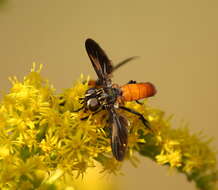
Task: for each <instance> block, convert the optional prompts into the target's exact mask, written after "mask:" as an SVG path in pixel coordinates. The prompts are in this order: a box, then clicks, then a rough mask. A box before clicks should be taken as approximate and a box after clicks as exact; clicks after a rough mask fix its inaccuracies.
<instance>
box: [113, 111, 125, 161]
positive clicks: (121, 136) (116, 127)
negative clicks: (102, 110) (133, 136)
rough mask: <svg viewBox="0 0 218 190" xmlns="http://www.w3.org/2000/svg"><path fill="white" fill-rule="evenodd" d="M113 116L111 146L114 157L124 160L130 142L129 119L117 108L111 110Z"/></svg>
mask: <svg viewBox="0 0 218 190" xmlns="http://www.w3.org/2000/svg"><path fill="white" fill-rule="evenodd" d="M109 112H110V118H111V127H112V136H111V148H112V153H113V155H114V157H115V158H116V159H117V160H118V161H122V160H123V159H124V156H125V152H126V148H127V144H128V131H127V125H128V121H127V120H126V119H125V118H124V117H123V116H121V115H119V114H118V113H116V111H115V109H114V108H113V109H111V110H109Z"/></svg>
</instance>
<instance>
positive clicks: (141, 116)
mask: <svg viewBox="0 0 218 190" xmlns="http://www.w3.org/2000/svg"><path fill="white" fill-rule="evenodd" d="M119 108H120V109H123V110H125V111H128V112H130V113H132V114H135V115H137V116H139V119H140V120H141V121H142V123H143V124H144V126H145V127H146V128H147V129H148V130H150V131H152V132H153V129H152V128H151V126H150V123H149V122H148V121H147V120H146V119H145V118H144V116H143V115H142V114H141V113H139V112H137V111H135V110H132V109H130V108H127V107H124V106H120V107H119Z"/></svg>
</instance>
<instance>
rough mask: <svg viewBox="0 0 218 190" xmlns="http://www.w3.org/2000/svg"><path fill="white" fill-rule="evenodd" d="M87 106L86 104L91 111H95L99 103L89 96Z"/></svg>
mask: <svg viewBox="0 0 218 190" xmlns="http://www.w3.org/2000/svg"><path fill="white" fill-rule="evenodd" d="M87 106H88V109H90V110H91V111H96V110H97V109H98V108H99V107H100V104H99V102H98V100H97V98H90V99H89V100H88V101H87Z"/></svg>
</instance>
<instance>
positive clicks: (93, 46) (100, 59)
mask: <svg viewBox="0 0 218 190" xmlns="http://www.w3.org/2000/svg"><path fill="white" fill-rule="evenodd" d="M85 46H86V51H87V53H88V56H89V58H90V60H91V62H92V65H93V67H94V69H95V72H96V73H97V75H98V78H99V82H100V84H104V83H106V81H107V78H108V77H109V76H108V75H109V74H110V73H111V72H112V70H113V67H112V64H111V61H110V60H109V59H108V57H107V55H106V53H105V52H104V50H103V49H102V48H101V47H100V46H99V45H98V44H97V43H96V42H95V41H94V40H92V39H87V40H86V42H85Z"/></svg>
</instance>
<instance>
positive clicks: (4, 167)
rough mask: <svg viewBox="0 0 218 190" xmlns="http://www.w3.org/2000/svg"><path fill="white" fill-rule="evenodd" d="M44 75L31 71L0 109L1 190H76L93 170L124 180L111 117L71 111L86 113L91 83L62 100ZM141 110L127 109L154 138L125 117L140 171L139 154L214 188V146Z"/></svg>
mask: <svg viewBox="0 0 218 190" xmlns="http://www.w3.org/2000/svg"><path fill="white" fill-rule="evenodd" d="M40 70H41V66H40V68H39V69H38V70H36V68H35V65H34V67H33V69H32V70H31V72H30V74H29V75H28V76H26V77H25V78H24V80H23V81H22V82H20V81H18V80H17V78H16V77H14V78H11V79H10V80H11V83H12V88H11V90H10V92H9V93H8V94H5V95H4V97H3V99H2V101H1V102H0V189H3V190H7V189H21V190H22V189H23V190H26V189H38V190H48V189H65V190H71V189H74V181H75V178H77V177H78V176H83V177H85V174H86V171H87V169H88V168H93V167H95V166H96V163H98V164H100V165H101V166H102V170H101V172H106V173H115V174H116V173H119V170H120V167H121V165H122V162H118V161H116V160H115V159H114V158H113V156H112V153H111V146H110V129H109V128H108V127H107V117H106V116H107V113H106V112H105V111H102V112H99V113H98V114H95V115H92V113H91V112H89V111H88V112H84V111H82V110H81V111H79V112H74V110H77V109H79V108H80V107H81V104H80V101H79V99H80V98H81V97H83V96H84V93H85V91H86V90H87V88H88V84H87V82H84V81H87V80H88V79H86V78H84V76H81V78H80V79H79V80H78V81H77V82H76V83H75V84H74V85H73V86H72V87H71V88H69V89H66V90H65V91H64V92H63V93H61V94H58V95H57V94H55V90H54V88H53V87H52V85H51V84H50V83H49V82H48V81H47V80H45V79H43V78H42V77H41V75H40ZM143 103H144V104H143V105H139V104H136V103H134V102H129V103H126V106H127V107H130V108H133V109H135V110H137V111H138V112H140V113H142V114H143V115H144V117H145V118H147V119H148V120H149V122H150V123H151V126H152V128H153V131H154V133H150V132H149V131H148V130H147V129H146V128H145V127H144V125H143V124H142V123H141V121H140V120H139V119H138V118H137V116H135V115H133V114H130V113H125V112H123V111H120V112H122V114H123V115H125V116H126V117H127V118H129V121H130V125H129V128H128V129H129V138H128V139H129V144H128V151H127V153H126V159H127V160H130V161H131V162H132V163H133V164H136V162H137V158H136V156H135V152H139V153H140V154H141V155H143V156H145V157H149V158H150V159H152V160H154V161H155V162H157V163H158V164H161V165H169V166H170V167H171V168H175V169H177V170H178V171H179V172H182V173H184V174H185V175H186V176H187V177H188V180H194V181H195V182H196V185H197V187H198V188H199V189H202V190H214V189H216V188H217V176H218V172H217V169H216V154H215V152H214V151H213V150H212V149H211V148H210V146H209V140H208V139H205V138H204V137H203V136H202V135H201V134H197V135H195V134H190V132H189V130H188V128H185V127H184V128H177V129H173V128H171V124H170V119H169V118H167V117H166V116H165V113H164V112H163V111H161V110H158V109H154V108H151V107H149V106H148V104H147V101H146V100H145V101H144V102H143ZM86 116H88V118H87V119H86V120H81V118H84V117H86Z"/></svg>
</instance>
